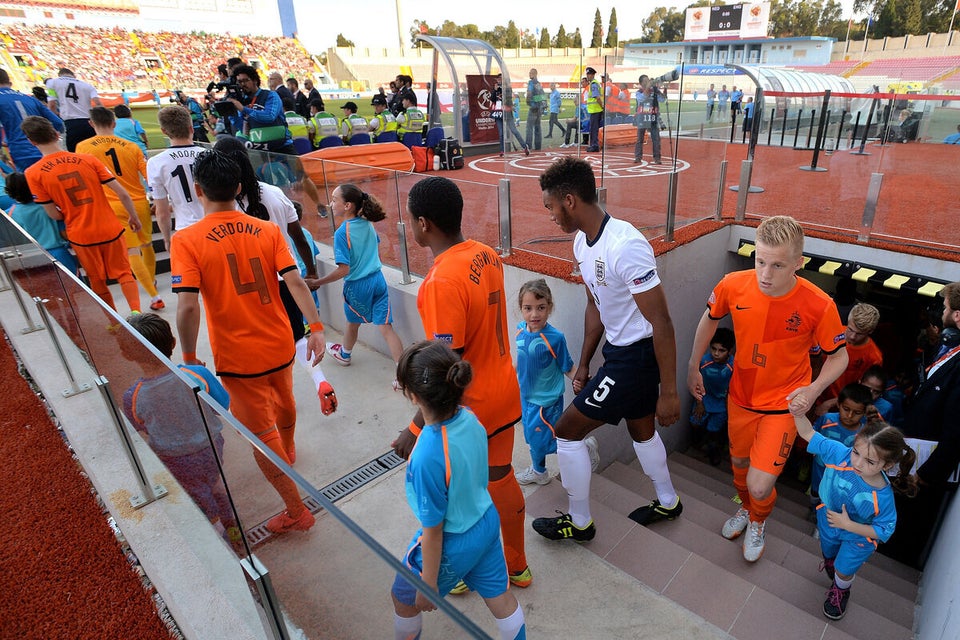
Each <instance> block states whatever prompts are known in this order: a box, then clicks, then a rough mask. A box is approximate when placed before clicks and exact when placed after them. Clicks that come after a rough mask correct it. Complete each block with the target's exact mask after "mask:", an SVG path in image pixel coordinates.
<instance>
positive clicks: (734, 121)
mask: <svg viewBox="0 0 960 640" xmlns="http://www.w3.org/2000/svg"><path fill="white" fill-rule="evenodd" d="M736 134H737V114H736V113H732V114H730V144H733V137H734V136H735V135H736Z"/></svg>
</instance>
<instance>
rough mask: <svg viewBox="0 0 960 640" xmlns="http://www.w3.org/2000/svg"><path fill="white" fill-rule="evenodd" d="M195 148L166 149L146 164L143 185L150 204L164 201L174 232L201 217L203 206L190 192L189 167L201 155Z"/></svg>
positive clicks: (195, 195) (190, 171)
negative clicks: (145, 183)
mask: <svg viewBox="0 0 960 640" xmlns="http://www.w3.org/2000/svg"><path fill="white" fill-rule="evenodd" d="M203 150H204V149H203V147H200V146H197V145H190V146H183V147H169V148H167V149H164V150H163V151H161V152H160V153H158V154H157V155H155V156H153V157H152V158H150V159H149V160H147V183H148V184H149V185H150V189H151V190H153V199H154V200H167V201H168V202H169V203H170V209H171V212H172V215H173V218H174V219H175V220H176V221H177V222H176V228H177V229H186V228H187V227H189V226H190V225H191V224H193V223H194V222H196V221H197V220H200V219H201V218H202V217H203V205H201V204H200V201H199V200H197V194H196V192H195V191H194V188H193V163H194V161H195V160H196V157H197V154H198V153H200V152H201V151H203Z"/></svg>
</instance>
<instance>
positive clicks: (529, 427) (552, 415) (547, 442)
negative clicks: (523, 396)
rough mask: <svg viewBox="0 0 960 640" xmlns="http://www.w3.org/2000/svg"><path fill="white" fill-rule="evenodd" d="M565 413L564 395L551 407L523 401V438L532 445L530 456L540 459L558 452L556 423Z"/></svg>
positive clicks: (536, 459) (535, 459)
mask: <svg viewBox="0 0 960 640" xmlns="http://www.w3.org/2000/svg"><path fill="white" fill-rule="evenodd" d="M562 413H563V396H560V397H559V398H557V401H556V402H554V403H553V404H551V405H550V406H549V407H541V406H539V405H536V404H530V403H528V402H524V403H523V418H522V420H523V439H524V440H526V441H527V444H528V445H530V457H531V458H533V460H534V461H535V462H536V461H539V460H543V459H544V458H546V457H547V455H548V454H551V453H556V452H557V434H556V433H555V432H554V429H553V428H554V425H556V424H557V420H559V419H560V414H562Z"/></svg>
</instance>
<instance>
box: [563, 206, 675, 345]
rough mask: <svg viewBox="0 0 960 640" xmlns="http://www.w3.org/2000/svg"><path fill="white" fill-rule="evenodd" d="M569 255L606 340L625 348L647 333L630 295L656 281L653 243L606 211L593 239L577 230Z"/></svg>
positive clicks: (647, 326) (647, 325) (650, 330)
mask: <svg viewBox="0 0 960 640" xmlns="http://www.w3.org/2000/svg"><path fill="white" fill-rule="evenodd" d="M573 254H574V256H575V257H576V260H577V264H578V266H579V267H580V274H581V276H582V277H583V282H584V284H585V285H587V288H588V289H589V290H590V293H591V294H592V295H593V300H594V302H596V304H597V309H598V310H599V311H600V320H601V322H603V328H604V330H605V332H606V336H607V342H609V343H610V344H612V345H615V346H618V347H625V346H627V345H630V344H633V343H635V342H638V341H640V340H643V339H644V338H649V337H651V336H652V335H653V326H652V325H651V324H650V322H649V321H648V320H647V319H646V318H645V317H643V314H642V313H640V309H639V308H637V303H636V301H635V300H634V299H633V294H635V293H643V292H644V291H649V290H650V289H653V288H654V287H656V286H657V285H659V284H660V276H659V275H657V262H656V259H655V258H654V257H653V247H651V246H650V243H649V242H647V239H646V238H644V237H643V234H642V233H640V232H639V231H637V229H636V228H635V227H634V226H633V225H632V224H630V223H629V222H624V221H623V220H617V219H616V218H611V217H610V216H609V215H608V216H607V217H606V218H605V219H604V221H603V224H602V225H601V226H600V233H599V234H598V235H597V237H596V238H595V239H594V240H593V242H588V241H587V236H586V234H585V233H583V232H582V231H578V232H577V235H576V236H575V237H574V239H573Z"/></svg>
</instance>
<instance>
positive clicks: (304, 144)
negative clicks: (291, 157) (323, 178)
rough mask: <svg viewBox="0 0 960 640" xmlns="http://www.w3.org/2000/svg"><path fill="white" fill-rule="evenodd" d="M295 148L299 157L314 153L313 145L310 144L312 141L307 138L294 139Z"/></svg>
mask: <svg viewBox="0 0 960 640" xmlns="http://www.w3.org/2000/svg"><path fill="white" fill-rule="evenodd" d="M293 148H294V149H296V151H297V155H298V156H302V155H303V154H305V153H310V152H311V151H313V145H312V144H310V141H309V140H307V139H306V138H294V139H293Z"/></svg>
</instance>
